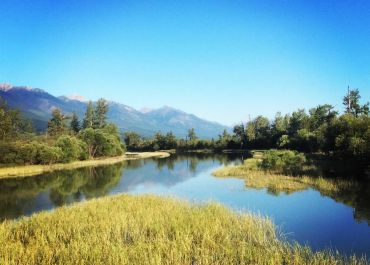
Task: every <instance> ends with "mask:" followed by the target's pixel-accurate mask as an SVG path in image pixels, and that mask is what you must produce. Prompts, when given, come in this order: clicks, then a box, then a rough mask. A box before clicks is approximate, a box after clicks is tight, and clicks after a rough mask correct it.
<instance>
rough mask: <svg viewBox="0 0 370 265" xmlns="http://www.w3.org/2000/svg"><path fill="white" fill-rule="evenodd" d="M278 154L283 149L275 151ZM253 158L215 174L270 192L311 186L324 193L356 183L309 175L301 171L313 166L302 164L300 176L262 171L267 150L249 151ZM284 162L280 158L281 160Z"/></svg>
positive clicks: (355, 183)
mask: <svg viewBox="0 0 370 265" xmlns="http://www.w3.org/2000/svg"><path fill="white" fill-rule="evenodd" d="M274 152H276V153H277V154H279V152H281V153H283V152H285V151H274ZM251 153H252V158H248V159H246V160H244V162H243V164H242V165H238V166H229V167H224V168H221V169H218V170H216V171H215V172H213V175H214V176H216V177H237V178H241V179H244V180H245V185H246V186H247V187H249V188H255V189H263V188H266V189H267V190H268V191H269V192H272V193H279V192H285V193H292V192H296V191H300V190H305V189H308V188H314V189H316V190H319V191H320V192H322V193H324V194H326V195H327V194H332V193H338V192H340V191H345V190H351V189H352V190H353V189H354V188H356V185H358V183H357V182H355V181H351V180H344V179H328V178H322V177H320V176H319V177H317V176H308V175H304V174H302V173H304V172H310V171H312V166H311V167H310V166H307V165H302V168H301V169H300V171H301V172H300V173H301V174H300V175H297V176H292V175H289V174H283V173H281V172H279V171H277V170H262V169H261V164H263V159H264V158H265V156H266V154H267V153H268V151H264V150H262V151H258V150H256V151H252V152H251ZM284 162H285V163H286V161H282V163H284Z"/></svg>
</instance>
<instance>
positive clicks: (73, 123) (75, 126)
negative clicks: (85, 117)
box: [70, 112, 81, 133]
mask: <svg viewBox="0 0 370 265" xmlns="http://www.w3.org/2000/svg"><path fill="white" fill-rule="evenodd" d="M70 128H71V130H72V132H74V133H78V132H79V131H80V129H81V126H80V121H79V120H78V116H77V114H76V113H75V112H74V113H73V115H72V119H71V123H70Z"/></svg>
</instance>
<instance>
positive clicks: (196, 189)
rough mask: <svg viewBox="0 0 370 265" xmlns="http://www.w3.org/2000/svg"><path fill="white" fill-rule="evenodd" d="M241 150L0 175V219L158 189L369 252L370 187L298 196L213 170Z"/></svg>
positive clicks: (320, 243) (294, 236)
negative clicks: (220, 175) (10, 176)
mask: <svg viewBox="0 0 370 265" xmlns="http://www.w3.org/2000/svg"><path fill="white" fill-rule="evenodd" d="M243 158H244V157H242V156H241V155H189V156H181V155H179V156H172V157H169V158H166V159H147V160H137V161H127V162H125V163H121V164H116V165H113V166H105V167H98V168H83V169H78V170H69V171H59V172H54V173H50V174H43V175H40V176H36V177H29V178H18V179H9V180H0V201H1V204H0V219H13V218H18V217H21V216H24V215H30V214H32V213H35V212H38V211H42V210H50V209H53V208H55V207H58V206H61V205H65V204H70V203H73V202H79V201H83V200H86V199H90V198H96V197H101V196H107V195H111V194H119V193H130V194H147V193H150V194H160V195H167V196H176V197H180V198H185V199H188V200H191V201H196V202H209V201H217V202H221V203H223V204H225V205H227V206H229V207H231V208H233V209H235V210H238V211H252V212H254V213H256V214H261V215H264V216H269V217H270V218H271V219H273V221H274V222H275V223H276V224H277V225H278V226H279V227H280V229H281V230H282V231H283V232H284V233H285V234H286V236H287V238H288V239H289V240H296V241H298V242H300V243H307V244H308V245H310V246H311V247H312V248H313V249H315V250H319V249H323V248H326V247H331V248H334V249H338V250H339V251H341V252H343V253H346V254H352V253H356V254H366V255H367V256H368V257H369V256H370V185H369V184H365V183H364V184H363V185H361V187H360V188H359V190H353V191H350V192H348V191H347V192H345V193H343V194H335V195H324V194H320V192H318V191H315V190H312V189H309V190H305V191H300V192H295V193H292V194H285V193H279V194H276V193H273V192H269V191H267V190H266V189H262V190H256V189H251V188H246V187H245V183H244V181H243V180H240V179H234V178H228V179H221V178H216V177H213V176H212V175H211V173H212V172H213V171H214V170H215V169H217V168H219V167H221V166H223V165H227V164H237V163H241V161H242V159H243Z"/></svg>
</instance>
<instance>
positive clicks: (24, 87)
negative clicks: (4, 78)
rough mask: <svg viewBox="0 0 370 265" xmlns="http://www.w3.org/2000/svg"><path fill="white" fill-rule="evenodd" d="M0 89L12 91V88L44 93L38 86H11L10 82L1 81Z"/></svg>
mask: <svg viewBox="0 0 370 265" xmlns="http://www.w3.org/2000/svg"><path fill="white" fill-rule="evenodd" d="M0 90H1V91H5V92H8V91H12V90H24V91H31V92H35V93H46V92H45V91H44V90H42V89H40V88H32V87H30V86H13V85H12V84H7V83H3V84H0Z"/></svg>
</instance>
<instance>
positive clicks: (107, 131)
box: [78, 124, 125, 158]
mask: <svg viewBox="0 0 370 265" xmlns="http://www.w3.org/2000/svg"><path fill="white" fill-rule="evenodd" d="M78 136H79V138H80V139H81V140H82V141H84V142H85V143H86V145H87V154H88V157H89V158H94V157H101V156H118V155H122V154H123V153H124V151H125V147H124V145H123V144H122V143H121V140H120V136H119V132H118V129H117V128H116V127H115V126H114V125H112V124H109V125H107V126H106V127H104V128H102V129H96V130H94V129H92V128H87V129H85V130H82V131H80V133H79V135H78Z"/></svg>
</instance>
